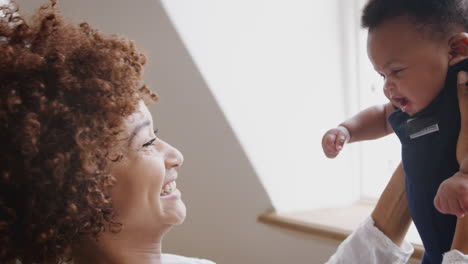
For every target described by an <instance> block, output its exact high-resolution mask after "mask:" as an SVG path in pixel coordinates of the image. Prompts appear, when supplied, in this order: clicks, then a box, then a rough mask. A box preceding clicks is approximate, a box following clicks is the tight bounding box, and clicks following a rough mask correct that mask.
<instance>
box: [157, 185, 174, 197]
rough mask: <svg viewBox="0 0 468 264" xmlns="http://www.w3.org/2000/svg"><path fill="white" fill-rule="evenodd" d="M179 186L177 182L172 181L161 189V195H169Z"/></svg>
mask: <svg viewBox="0 0 468 264" xmlns="http://www.w3.org/2000/svg"><path fill="white" fill-rule="evenodd" d="M176 188H177V184H176V182H175V181H171V182H170V183H168V184H166V185H165V186H164V188H162V190H161V194H160V195H161V196H165V195H168V194H170V193H172V192H173V191H174V190H175V189H176Z"/></svg>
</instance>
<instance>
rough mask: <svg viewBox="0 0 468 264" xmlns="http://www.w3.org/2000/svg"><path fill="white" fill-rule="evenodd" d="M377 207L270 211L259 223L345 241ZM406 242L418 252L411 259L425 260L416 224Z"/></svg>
mask: <svg viewBox="0 0 468 264" xmlns="http://www.w3.org/2000/svg"><path fill="white" fill-rule="evenodd" d="M374 207H375V203H370V202H367V201H366V202H364V201H361V202H358V203H356V204H353V205H350V206H343V207H335V208H326V209H318V210H311V211H302V212H288V213H275V212H268V213H264V214H262V215H260V216H259V217H258V221H259V222H262V223H265V224H271V225H276V226H280V227H283V228H288V229H293V230H296V231H300V232H305V233H310V234H313V235H316V236H322V237H326V238H331V239H336V240H338V241H340V242H341V241H343V240H344V239H345V238H346V237H348V236H349V235H350V234H351V232H352V231H353V230H355V229H356V228H357V227H358V225H359V224H360V223H361V222H362V221H363V220H364V219H365V218H366V217H367V216H369V215H370V214H371V213H372V210H373V209H374ZM406 239H407V240H408V241H410V242H411V244H412V245H413V246H414V253H413V255H412V256H411V258H412V259H421V257H422V254H423V252H424V247H423V246H422V242H421V239H420V238H419V235H418V233H417V231H416V228H415V227H414V225H413V224H411V227H410V230H409V231H408V234H407V235H406Z"/></svg>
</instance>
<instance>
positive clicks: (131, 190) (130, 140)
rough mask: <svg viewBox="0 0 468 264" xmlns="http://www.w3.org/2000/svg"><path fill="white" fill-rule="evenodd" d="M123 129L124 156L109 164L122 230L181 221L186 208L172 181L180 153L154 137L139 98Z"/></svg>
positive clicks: (162, 225) (156, 226)
mask: <svg viewBox="0 0 468 264" xmlns="http://www.w3.org/2000/svg"><path fill="white" fill-rule="evenodd" d="M124 130H125V132H124V134H125V136H126V137H125V140H122V141H121V143H120V144H121V145H120V146H119V147H120V148H121V149H123V158H122V159H121V160H120V161H118V162H116V163H115V164H113V166H112V168H111V173H112V175H113V176H114V177H115V178H116V183H115V185H114V186H113V187H112V190H111V199H112V204H113V206H114V208H115V210H116V212H117V216H118V219H119V221H120V222H121V223H122V224H123V230H126V231H129V230H132V231H135V230H140V231H145V230H155V229H156V230H158V229H161V228H162V229H163V230H164V229H165V228H167V227H170V226H172V225H177V224H181V223H182V222H183V221H184V219H185V214H186V209H185V205H184V203H183V202H182V200H181V193H180V191H179V190H178V189H176V184H175V181H176V179H177V171H176V168H177V167H179V166H181V165H182V162H183V156H182V154H181V153H180V152H179V151H178V150H177V149H175V148H174V147H172V146H171V145H169V144H167V143H166V142H164V141H162V140H161V139H159V138H157V137H156V135H155V133H154V131H153V118H152V116H151V114H150V112H149V110H148V108H147V107H146V105H145V104H144V103H143V102H142V101H140V102H139V104H138V107H137V112H135V113H134V114H132V115H130V116H129V117H128V118H127V119H126V120H125V122H124Z"/></svg>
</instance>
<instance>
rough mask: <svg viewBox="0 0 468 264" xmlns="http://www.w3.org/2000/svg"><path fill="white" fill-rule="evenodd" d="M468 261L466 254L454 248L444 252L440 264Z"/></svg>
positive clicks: (461, 263)
mask: <svg viewBox="0 0 468 264" xmlns="http://www.w3.org/2000/svg"><path fill="white" fill-rule="evenodd" d="M466 263H468V255H464V254H463V253H461V252H460V251H458V250H456V249H454V250H450V251H449V252H447V253H445V254H444V260H442V264H466Z"/></svg>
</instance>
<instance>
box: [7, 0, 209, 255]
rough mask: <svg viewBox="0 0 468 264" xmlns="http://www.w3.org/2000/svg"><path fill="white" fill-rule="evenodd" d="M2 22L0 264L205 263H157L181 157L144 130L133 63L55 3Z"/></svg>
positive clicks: (131, 55)
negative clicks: (66, 263)
mask: <svg viewBox="0 0 468 264" xmlns="http://www.w3.org/2000/svg"><path fill="white" fill-rule="evenodd" d="M2 10H3V14H4V15H3V17H1V18H0V146H1V148H0V245H1V247H0V263H15V261H16V260H19V261H21V262H22V263H24V264H26V263H62V262H63V261H69V260H73V261H74V263H75V264H80V263H150V264H153V263H212V262H209V261H205V260H198V259H190V258H184V257H180V256H175V255H168V254H162V253H161V243H162V238H163V236H164V234H165V233H166V232H167V231H168V230H169V229H170V228H171V227H172V226H174V225H178V224H181V223H182V222H183V220H184V218H185V206H184V204H183V202H182V200H181V195H180V192H179V191H178V190H177V189H176V184H175V181H176V178H177V172H176V168H177V167H179V166H180V165H182V162H183V157H182V155H181V153H180V152H179V151H178V150H176V149H175V148H173V147H172V146H170V145H169V144H167V143H166V142H164V141H162V140H161V139H158V138H157V137H156V133H155V132H154V131H153V129H152V128H153V120H152V117H151V114H150V112H149V110H148V108H147V106H146V105H145V103H150V102H152V101H155V100H156V99H157V96H156V95H155V94H154V93H152V92H151V91H150V90H149V89H148V88H147V87H146V86H145V85H144V84H143V83H142V81H141V80H142V68H143V66H144V65H145V61H146V59H145V56H144V55H143V54H142V53H141V52H139V51H138V50H137V49H136V48H135V46H134V44H133V43H132V42H131V41H128V40H126V39H123V38H119V37H116V36H104V35H103V34H100V33H99V32H97V31H95V30H93V29H91V28H90V26H89V25H88V24H86V23H83V24H81V25H80V26H79V27H77V26H74V25H72V24H70V23H68V22H66V21H65V20H64V19H63V18H62V17H61V16H60V15H59V14H58V11H57V10H56V7H55V1H52V2H51V4H50V5H49V6H44V7H42V8H41V9H40V10H39V11H38V12H37V13H36V15H35V17H34V19H33V20H32V21H31V22H30V23H28V22H26V21H25V20H24V19H23V18H22V17H21V16H20V15H18V13H17V11H18V8H17V7H16V6H15V4H11V5H9V6H8V7H2Z"/></svg>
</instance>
